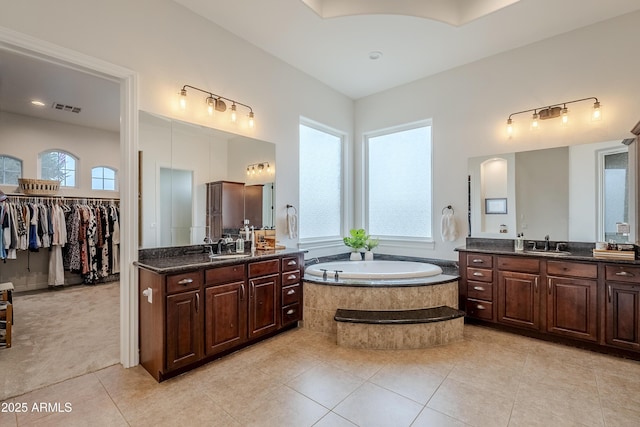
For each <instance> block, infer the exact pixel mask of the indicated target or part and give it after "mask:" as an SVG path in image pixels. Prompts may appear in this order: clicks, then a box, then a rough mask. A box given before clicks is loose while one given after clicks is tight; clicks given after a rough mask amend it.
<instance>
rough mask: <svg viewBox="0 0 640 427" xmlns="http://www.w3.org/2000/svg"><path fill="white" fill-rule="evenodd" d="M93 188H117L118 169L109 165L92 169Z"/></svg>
mask: <svg viewBox="0 0 640 427" xmlns="http://www.w3.org/2000/svg"><path fill="white" fill-rule="evenodd" d="M91 189H92V190H112V191H114V190H116V170H115V169H112V168H110V167H107V166H96V167H95V168H93V169H91Z"/></svg>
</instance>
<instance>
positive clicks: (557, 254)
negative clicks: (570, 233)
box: [524, 249, 571, 257]
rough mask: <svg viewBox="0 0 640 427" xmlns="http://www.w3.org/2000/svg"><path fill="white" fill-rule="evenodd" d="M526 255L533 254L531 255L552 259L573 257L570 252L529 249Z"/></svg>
mask: <svg viewBox="0 0 640 427" xmlns="http://www.w3.org/2000/svg"><path fill="white" fill-rule="evenodd" d="M524 253H526V254H531V255H542V256H550V257H562V256H567V255H571V252H569V251H544V250H532V249H528V250H526V251H524Z"/></svg>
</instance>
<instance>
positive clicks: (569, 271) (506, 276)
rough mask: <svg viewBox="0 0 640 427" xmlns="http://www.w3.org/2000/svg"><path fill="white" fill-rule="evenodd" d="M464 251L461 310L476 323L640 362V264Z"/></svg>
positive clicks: (576, 253)
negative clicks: (618, 355)
mask: <svg viewBox="0 0 640 427" xmlns="http://www.w3.org/2000/svg"><path fill="white" fill-rule="evenodd" d="M503 242H506V243H501V244H498V245H473V244H471V245H470V244H469V242H468V243H467V247H465V248H459V249H458V252H459V266H460V281H459V304H460V305H459V307H460V309H463V310H465V311H466V313H467V319H468V321H471V322H477V323H482V324H485V325H489V326H494V327H499V328H502V329H507V330H509V331H511V332H516V333H522V334H525V335H529V336H533V337H537V338H543V339H548V340H552V341H561V342H565V343H570V344H573V345H579V346H582V347H586V348H590V349H593V350H598V351H606V352H610V353H618V354H622V355H624V356H627V357H632V358H636V359H640V261H628V260H610V259H606V260H603V259H596V258H594V257H593V256H592V254H591V251H590V250H588V249H586V250H585V249H583V250H572V251H571V252H570V253H569V254H558V253H555V252H554V251H553V250H550V251H549V252H547V253H545V252H526V251H525V252H516V251H514V250H513V249H510V247H509V245H511V247H513V246H512V245H513V244H512V243H510V241H508V240H507V241H503Z"/></svg>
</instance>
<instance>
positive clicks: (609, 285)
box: [605, 265, 640, 351]
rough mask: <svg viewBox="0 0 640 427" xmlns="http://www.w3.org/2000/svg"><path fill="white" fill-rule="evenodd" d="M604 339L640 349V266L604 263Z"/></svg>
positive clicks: (615, 345)
mask: <svg viewBox="0 0 640 427" xmlns="http://www.w3.org/2000/svg"><path fill="white" fill-rule="evenodd" d="M605 280H606V282H605V284H606V304H605V341H606V343H607V344H608V345H610V346H614V347H618V348H623V349H628V350H634V351H640V267H632V266H626V265H605Z"/></svg>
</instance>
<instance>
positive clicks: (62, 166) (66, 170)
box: [40, 150, 78, 187]
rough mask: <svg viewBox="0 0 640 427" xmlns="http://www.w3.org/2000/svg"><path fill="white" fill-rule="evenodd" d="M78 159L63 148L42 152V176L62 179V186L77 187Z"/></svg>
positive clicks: (56, 179)
mask: <svg viewBox="0 0 640 427" xmlns="http://www.w3.org/2000/svg"><path fill="white" fill-rule="evenodd" d="M77 163H78V159H77V158H76V157H75V156H73V155H72V154H70V153H67V152H66V151H62V150H51V151H44V152H42V153H40V178H42V179H51V180H55V181H60V186H61V187H76V185H77V180H76V174H77Z"/></svg>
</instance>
